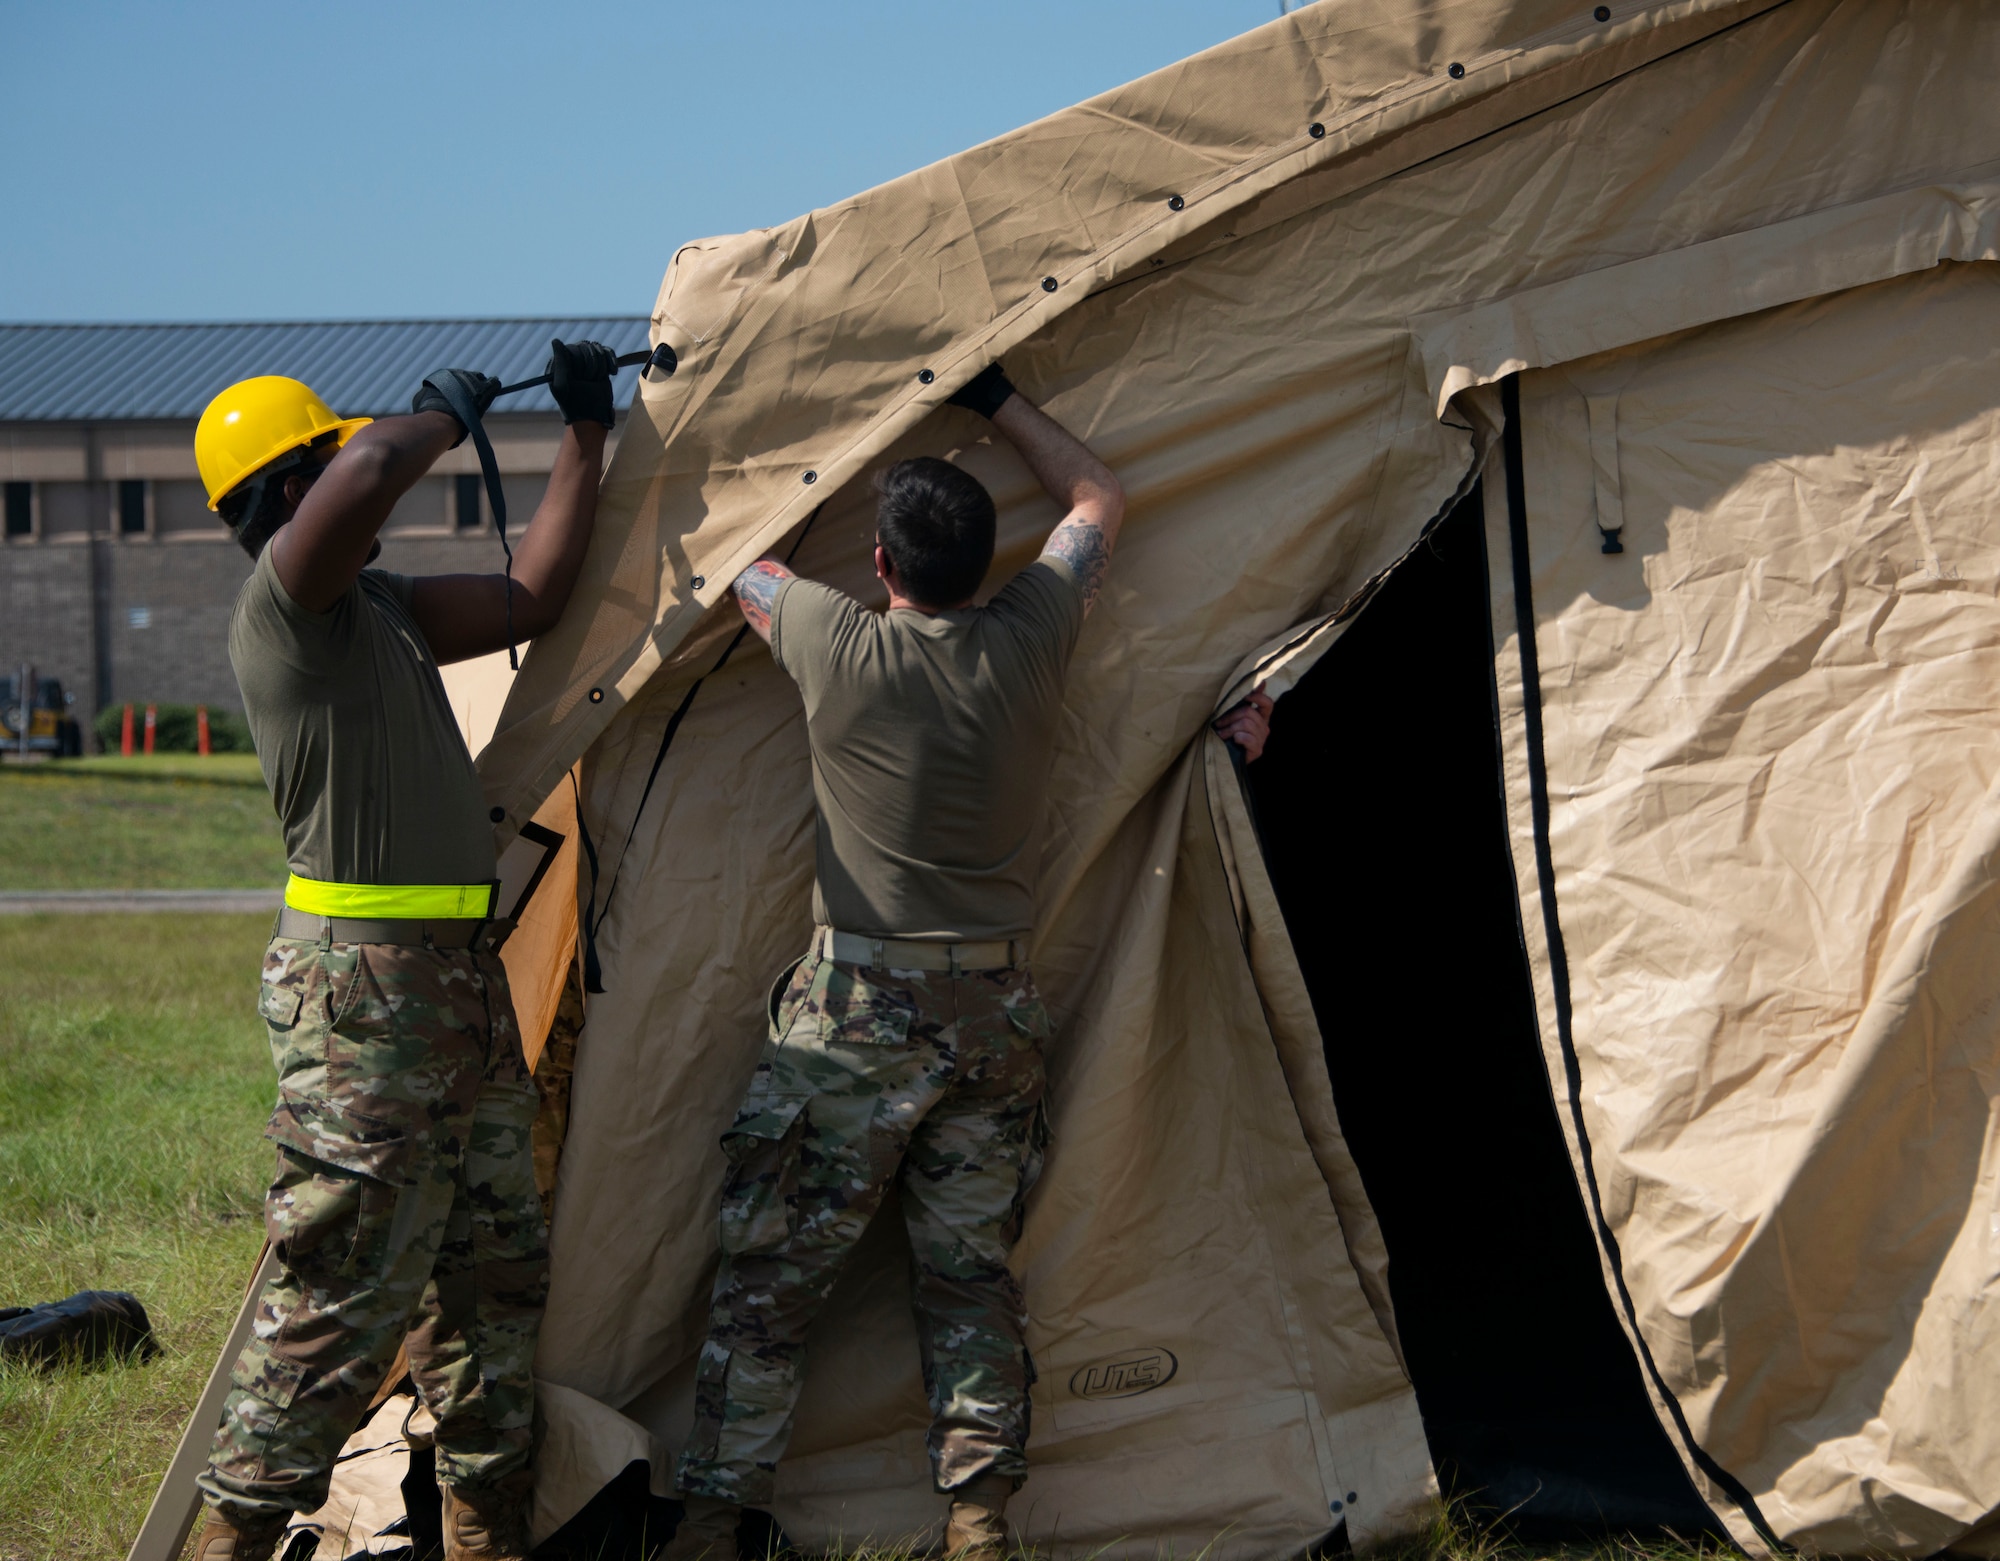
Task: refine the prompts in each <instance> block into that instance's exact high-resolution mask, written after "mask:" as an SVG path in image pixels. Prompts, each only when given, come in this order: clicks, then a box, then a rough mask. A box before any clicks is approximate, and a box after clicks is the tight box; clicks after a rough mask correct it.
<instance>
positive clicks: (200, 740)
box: [194, 705, 208, 759]
mask: <svg viewBox="0 0 2000 1561" xmlns="http://www.w3.org/2000/svg"><path fill="white" fill-rule="evenodd" d="M194 751H195V752H196V753H198V754H200V755H201V756H202V757H203V758H204V759H206V758H207V757H208V706H207V705H196V706H195V707H194Z"/></svg>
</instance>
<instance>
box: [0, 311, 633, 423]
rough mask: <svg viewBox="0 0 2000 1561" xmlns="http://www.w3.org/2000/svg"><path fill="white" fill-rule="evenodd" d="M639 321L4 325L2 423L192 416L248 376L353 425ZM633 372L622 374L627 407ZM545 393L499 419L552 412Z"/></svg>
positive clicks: (619, 333)
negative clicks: (305, 395) (453, 381)
mask: <svg viewBox="0 0 2000 1561" xmlns="http://www.w3.org/2000/svg"><path fill="white" fill-rule="evenodd" d="M649 324H650V322H649V321H648V320H647V319H646V318H645V317H644V316H643V315H632V316H619V317H615V318H603V317H599V318H595V319H561V320H557V319H548V320H332V321H317V322H298V323H273V324H261V325H0V422H56V421H84V420H90V421H112V420H121V419H132V418H192V417H199V416H201V409H202V408H203V407H205V406H206V405H208V402H209V398H210V397H212V396H214V395H215V393H216V392H217V391H219V390H223V389H226V388H227V387H228V386H230V385H233V384H234V383H235V382H236V381H237V380H239V379H247V378H249V376H251V375H252V374H289V375H290V376H291V377H292V378H294V379H300V380H304V381H305V382H306V383H307V384H308V385H310V386H312V387H313V389H314V390H316V391H318V392H319V393H320V395H321V396H322V397H324V398H325V400H326V402H327V404H328V405H330V406H331V407H332V408H333V409H334V410H335V411H336V412H339V413H341V414H343V415H344V416H349V417H360V416H372V415H376V414H380V413H385V412H407V411H408V410H409V408H410V397H411V396H412V395H414V394H415V393H416V389H417V386H418V385H420V384H422V383H423V378H424V376H425V375H426V374H428V373H430V372H431V370H433V369H438V368H463V369H479V370H481V371H482V372H484V373H487V374H497V375H499V376H500V377H501V378H502V379H503V380H508V381H512V380H517V379H528V378H530V377H532V376H534V375H536V374H539V373H541V372H542V370H543V369H544V368H546V367H547V365H548V359H549V339H550V338H551V337H560V338H561V339H562V340H564V341H577V340H580V339H582V340H589V341H601V342H603V343H604V344H605V345H606V346H607V347H610V348H611V349H612V350H613V351H614V352H618V353H626V352H635V351H638V350H639V349H641V348H644V347H645V346H647V345H648V339H647V331H648V327H649ZM638 379H639V371H638V369H637V368H629V369H621V370H620V371H619V374H618V380H617V397H618V405H619V406H620V407H621V408H623V407H627V406H630V405H631V402H632V389H633V386H635V385H636V384H637V383H638ZM555 409H556V404H555V401H554V400H553V399H552V398H551V397H550V395H549V393H548V390H547V388H546V387H544V386H540V385H537V386H536V387H535V388H534V389H533V390H524V391H521V392H520V393H519V394H517V395H512V396H509V397H508V398H507V399H506V400H505V401H502V402H498V403H496V405H495V408H494V410H495V411H503V410H504V411H508V412H553V411H554V410H555Z"/></svg>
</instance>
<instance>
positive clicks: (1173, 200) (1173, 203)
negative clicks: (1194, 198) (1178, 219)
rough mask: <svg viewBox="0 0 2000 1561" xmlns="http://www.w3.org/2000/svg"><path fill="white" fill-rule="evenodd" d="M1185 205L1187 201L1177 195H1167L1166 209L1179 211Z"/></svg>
mask: <svg viewBox="0 0 2000 1561" xmlns="http://www.w3.org/2000/svg"><path fill="white" fill-rule="evenodd" d="M1185 205H1187V202H1186V201H1185V200H1183V199H1182V198H1181V197H1180V196H1178V195H1169V196H1168V197H1167V210H1168V211H1179V210H1180V209H1181V208H1182V207H1183V206H1185Z"/></svg>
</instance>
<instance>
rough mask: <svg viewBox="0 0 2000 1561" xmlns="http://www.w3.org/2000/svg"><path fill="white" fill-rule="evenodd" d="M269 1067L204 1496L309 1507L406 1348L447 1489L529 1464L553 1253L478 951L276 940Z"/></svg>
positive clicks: (507, 1039)
mask: <svg viewBox="0 0 2000 1561" xmlns="http://www.w3.org/2000/svg"><path fill="white" fill-rule="evenodd" d="M259 1008H260V1009H261V1011H262V1013H263V1016H264V1021H265V1023H266V1025H267V1026H268V1027H269V1030H270V1037H271V1052H272V1056H273V1059H274V1060H275V1061H276V1063H277V1069H278V1106H277V1110H276V1111H275V1112H274V1113H273V1114H272V1117H271V1122H270V1126H269V1127H267V1128H266V1129H265V1134H266V1136H267V1137H269V1138H271V1139H273V1140H274V1141H275V1142H276V1144H277V1159H278V1165H277V1176H276V1179H275V1180H274V1181H273V1182H272V1184H271V1188H270V1192H269V1194H268V1195H267V1197H266V1199H265V1204H264V1217H265V1222H266V1226H267V1229H268V1233H269V1235H270V1239H271V1245H272V1248H273V1249H274V1251H275V1252H276V1254H277V1258H278V1271H277V1273H276V1275H275V1276H274V1277H273V1278H272V1280H271V1282H270V1284H269V1285H268V1286H267V1287H266V1289H265V1291H264V1293H263V1295H262V1297H261V1298H260V1299H259V1301H258V1304H257V1316H256V1322H255V1326H254V1330H253V1332H252V1334H251V1338H250V1342H249V1343H248V1344H247V1345H245V1346H244V1349H243V1353H242V1355H241V1356H240V1357H238V1359H237V1361H236V1365H235V1368H234V1370H233V1372H232V1373H231V1376H230V1392H229V1397H228V1400H227V1402H226V1404H225V1406H224V1409H223V1416H222V1425H221V1428H220V1429H219V1430H218V1431H217V1432H216V1437H215V1444H214V1448H213V1450H212V1451H211V1453H210V1461H209V1466H208V1470H207V1472H206V1473H205V1474H203V1476H202V1478H201V1485H202V1489H203V1491H204V1493H205V1494H206V1496H207V1499H208V1501H209V1503H210V1504H211V1505H212V1506H214V1507H216V1508H217V1509H218V1510H220V1511H222V1512H224V1513H226V1514H228V1515H230V1516H232V1517H234V1518H236V1519H238V1520H239V1521H245V1522H249V1523H251V1524H260V1523H262V1522H265V1521H268V1520H272V1519H275V1518H277V1517H279V1516H281V1515H283V1516H288V1515H289V1514H290V1513H292V1512H294V1511H298V1512H311V1511H314V1510H315V1509H317V1508H318V1507H319V1506H321V1505H322V1504H323V1503H324V1502H325V1500H326V1492H327V1483H328V1480H329V1477H330V1475H331V1472H332V1468H333V1463H334V1459H335V1457H336V1456H337V1455H338V1454H339V1452H340V1449H341V1446H342V1444H343V1443H345V1442H346V1440H347V1438H348V1436H349V1435H350V1434H352V1432H353V1431H354V1429H355V1427H356V1426H358V1425H359V1424H360V1422H361V1420H362V1417H363V1416H364V1414H365V1413H366V1412H367V1408H368V1403H369V1400H370V1399H371V1398H372V1397H373V1395H374V1393H375V1391H376V1389H377V1388H378V1387H380V1386H381V1384H382V1380H383V1378H384V1376H385V1375H386V1374H387V1373H388V1371H389V1368H390V1366H391V1365H392V1364H393V1363H394V1361H395V1358H396V1352H397V1349H398V1347H399V1346H401V1345H402V1344H403V1343H404V1342H405V1340H406V1339H407V1342H408V1345H409V1361H410V1370H411V1375H412V1377H413V1378H414V1380H415V1382H416V1386H417V1391H418V1392H419V1393H420V1394H421V1395H422V1397H423V1400H424V1402H425V1403H426V1404H427V1405H428V1406H429V1407H430V1409H431V1412H432V1413H433V1414H435V1415H436V1416H437V1421H438V1427H437V1467H438V1474H439V1477H440V1478H441V1479H443V1480H444V1481H445V1483H447V1484H450V1485H457V1486H479V1485H486V1484H491V1483H493V1482H495V1481H498V1480H500V1479H501V1478H503V1477H505V1476H506V1475H508V1474H510V1473H512V1472H513V1471H514V1470H516V1469H519V1468H521V1467H523V1466H524V1465H525V1464H526V1462H527V1459H528V1450H529V1437H530V1433H531V1430H532V1426H531V1420H532V1416H533V1410H534V1402H533V1378H532V1376H531V1368H532V1365H533V1361H534V1353H535V1331H536V1329H537V1327H538V1326H539V1325H540V1321H541V1309H542V1303H543V1301H544V1299H545V1298H546V1296H547V1292H548V1249H547V1239H546V1230H545V1227H544V1226H543V1223H542V1208H541V1202H540V1200H539V1199H538V1198H537V1196H536V1193H535V1178H534V1167H533V1160H532V1157H531V1153H530V1148H529V1134H530V1131H531V1129H532V1126H533V1123H534V1118H535V1106H536V1095H535V1084H534V1080H533V1079H532V1078H530V1077H529V1074H528V1070H527V1065H526V1063H525V1062H524V1061H523V1060H522V1055H521V1038H520V1035H519V1033H518V1031H517V1030H516V1028H515V1023H514V1006H513V1002H512V1000H511V998H510V997H509V996H508V992H507V977H506V972H505V971H504V970H503V969H502V967H501V965H500V962H499V960H498V959H496V958H494V957H493V956H492V955H490V954H484V953H475V952H473V951H471V950H467V949H431V948H422V947H402V946H399V945H395V944H384V943H334V944H321V943H317V942H312V941H308V940H304V939H297V938H274V939H273V940H272V942H271V946H270V950H269V952H268V953H267V954H266V955H265V959H264V981H263V988H262V995H261V997H260V999H259Z"/></svg>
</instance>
